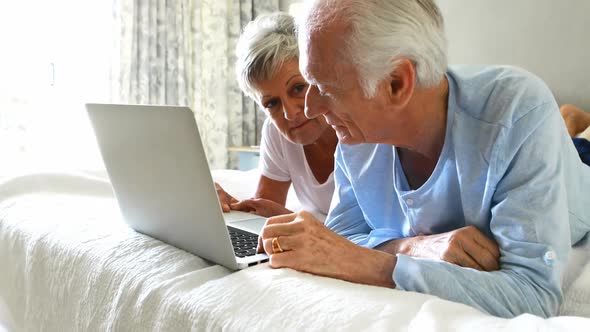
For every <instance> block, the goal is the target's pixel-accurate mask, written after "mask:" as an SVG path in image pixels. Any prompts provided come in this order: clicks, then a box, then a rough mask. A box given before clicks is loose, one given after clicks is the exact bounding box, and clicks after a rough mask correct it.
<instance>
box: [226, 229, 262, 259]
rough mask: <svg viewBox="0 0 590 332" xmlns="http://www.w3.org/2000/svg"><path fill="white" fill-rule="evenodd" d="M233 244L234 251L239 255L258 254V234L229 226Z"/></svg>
mask: <svg viewBox="0 0 590 332" xmlns="http://www.w3.org/2000/svg"><path fill="white" fill-rule="evenodd" d="M227 229H228V230H229V237H230V238H231V244H232V245H233V246H234V252H235V254H236V256H238V257H247V256H253V255H255V254H256V246H258V235H256V234H253V233H249V232H245V231H243V230H241V229H237V228H233V227H230V226H227Z"/></svg>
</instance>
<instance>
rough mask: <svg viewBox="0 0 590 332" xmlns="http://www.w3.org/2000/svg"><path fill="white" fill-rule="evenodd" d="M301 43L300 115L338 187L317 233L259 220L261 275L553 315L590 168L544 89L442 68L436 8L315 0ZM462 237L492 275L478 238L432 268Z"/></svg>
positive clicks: (305, 222) (490, 72)
mask: <svg viewBox="0 0 590 332" xmlns="http://www.w3.org/2000/svg"><path fill="white" fill-rule="evenodd" d="M299 46H300V57H299V64H300V69H301V72H302V74H303V75H304V77H305V78H306V80H308V81H309V82H310V84H311V86H310V88H309V90H308V93H307V96H306V115H307V116H308V117H310V118H313V117H317V116H321V115H323V116H324V117H325V118H326V119H327V121H328V123H329V124H330V125H332V126H333V128H334V129H335V130H336V132H337V134H338V137H339V140H340V143H339V145H338V148H337V150H336V157H335V159H336V166H335V171H334V174H335V175H334V176H335V182H336V190H335V194H334V198H333V201H332V206H331V211H330V213H329V215H328V218H327V220H326V224H325V226H324V225H323V224H321V223H320V222H318V221H317V220H315V218H314V217H313V216H312V215H311V214H309V213H306V212H300V213H297V214H291V215H285V216H280V217H275V218H271V219H269V220H268V221H267V225H266V226H265V228H264V230H263V233H262V235H261V243H262V246H263V248H264V250H265V251H266V252H267V253H268V254H269V255H270V264H271V266H273V267H290V268H294V269H297V270H300V271H306V272H310V273H314V274H318V275H324V276H330V277H334V278H340V279H344V280H349V281H353V282H358V283H365V284H371V285H379V286H386V287H392V288H396V289H401V290H408V291H416V292H422V293H428V294H433V295H436V296H440V297H441V298H445V299H449V300H453V301H458V302H463V303H466V304H469V305H472V306H475V307H477V308H480V309H482V310H484V311H487V312H489V313H491V314H494V315H498V316H503V317H511V316H515V315H518V314H521V313H532V314H536V315H540V316H544V317H548V316H552V315H554V314H556V313H557V311H558V308H559V305H560V303H561V300H562V292H561V275H562V271H563V268H564V265H565V262H566V260H567V258H568V253H569V250H570V247H571V244H572V243H575V242H577V241H579V240H580V239H581V238H582V237H583V236H584V234H585V233H586V232H587V231H588V230H589V229H590V226H589V225H590V209H588V208H587V207H588V206H590V195H588V194H582V193H583V192H587V188H590V168H588V167H587V166H585V165H584V164H582V162H581V161H580V159H579V157H578V155H577V152H576V150H575V149H574V146H573V144H572V143H571V140H570V138H569V136H568V134H567V131H566V128H565V126H564V124H563V120H562V119H561V117H560V113H559V109H558V106H557V104H556V102H555V100H554V99H553V97H552V94H551V92H550V91H549V89H548V88H547V87H546V86H545V84H544V83H543V82H542V81H541V80H540V79H538V78H537V77H535V76H533V75H532V74H530V73H527V72H525V71H523V70H520V69H517V68H511V67H472V66H458V67H450V68H447V56H446V39H445V35H444V27H443V18H442V16H441V14H440V11H439V9H438V8H437V6H436V4H435V3H434V1H432V0H358V1H355V0H338V1H335V0H332V1H329V0H323V1H322V0H320V1H314V2H313V3H311V4H310V5H309V7H308V9H307V11H306V13H305V15H304V18H303V21H302V22H301V24H300V26H299ZM464 228H472V229H473V228H475V229H477V230H478V231H479V232H481V233H483V234H484V235H485V237H487V239H489V240H494V241H495V242H496V243H497V245H498V247H499V249H500V268H499V270H497V271H486V270H487V269H485V268H481V265H480V262H485V261H489V260H493V259H494V257H493V254H492V250H491V249H489V250H486V248H487V247H488V245H486V244H483V245H482V244H481V242H482V241H480V240H478V239H473V241H471V242H470V243H471V245H472V246H477V245H478V244H480V247H479V248H475V249H474V248H458V249H457V248H455V249H456V250H457V251H459V252H463V253H467V255H464V256H466V257H464V260H463V261H462V262H449V261H450V260H448V259H444V257H439V258H440V259H436V255H437V251H438V249H439V247H437V245H438V244H439V243H440V242H441V241H442V242H445V241H446V242H448V241H447V240H448V237H449V236H450V237H453V236H454V234H456V232H457V230H461V229H464ZM570 228H571V232H570ZM430 234H439V235H437V236H434V237H432V238H431V239H432V240H431V241H413V242H409V244H408V242H404V240H406V239H423V238H425V237H426V235H430ZM449 234H450V235H449ZM416 252H418V253H419V254H415V253H416ZM424 257H425V258H424ZM453 263H455V264H453Z"/></svg>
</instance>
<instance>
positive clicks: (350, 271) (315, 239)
mask: <svg viewBox="0 0 590 332" xmlns="http://www.w3.org/2000/svg"><path fill="white" fill-rule="evenodd" d="M274 238H277V240H276V241H278V242H279V245H280V248H281V249H282V250H283V251H279V250H277V251H275V250H274V249H273V243H272V242H273V239H274ZM262 251H264V252H266V253H267V254H268V255H269V257H270V260H269V263H270V266H271V267H272V268H282V267H288V268H292V269H295V270H298V271H303V272H308V273H313V274H317V275H322V276H327V277H332V278H338V279H343V280H348V281H353V282H358V283H364V284H370V285H379V286H388V287H394V286H395V284H394V283H393V279H392V272H393V268H394V266H395V262H396V260H395V257H394V256H392V255H389V254H387V253H384V252H380V251H377V250H371V249H368V248H364V247H361V246H357V245H356V244H354V243H352V242H350V241H349V240H348V239H345V238H343V237H341V236H340V235H338V234H336V233H334V232H333V231H331V230H330V229H328V228H327V227H326V226H324V224H323V223H322V222H320V221H319V220H317V219H316V218H315V217H314V216H313V215H312V214H311V213H309V212H306V211H301V212H298V213H292V214H288V215H282V216H277V217H273V218H269V219H268V220H267V221H266V224H265V226H264V228H263V230H262V232H261V234H260V237H259V239H258V252H262Z"/></svg>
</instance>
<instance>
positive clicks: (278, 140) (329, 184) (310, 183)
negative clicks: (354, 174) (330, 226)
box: [259, 119, 334, 221]
mask: <svg viewBox="0 0 590 332" xmlns="http://www.w3.org/2000/svg"><path fill="white" fill-rule="evenodd" d="M259 169H260V173H261V174H262V175H264V176H266V177H267V178H269V179H272V180H275V181H283V182H287V181H291V182H292V183H293V188H294V189H295V193H296V194H297V198H298V199H299V202H300V203H301V206H302V209H303V210H306V211H308V212H311V213H312V214H313V215H315V216H316V217H317V218H318V219H319V220H321V221H324V220H325V219H326V215H327V214H328V211H329V210H330V201H331V200H332V194H333V193H334V172H332V173H330V176H329V177H328V179H327V180H326V181H325V182H324V183H321V184H320V183H318V181H317V180H316V178H315V176H314V175H313V172H312V171H311V168H310V167H309V164H308V163H307V159H306V158H305V152H304V151H303V146H302V145H300V144H295V143H292V142H290V141H289V140H287V139H286V138H285V137H284V136H283V135H282V134H281V133H280V132H279V130H278V129H277V128H276V127H275V125H274V124H273V123H272V122H271V121H270V120H269V119H266V120H265V121H264V125H263V126H262V141H261V142H260V163H259Z"/></svg>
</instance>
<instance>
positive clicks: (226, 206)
mask: <svg viewBox="0 0 590 332" xmlns="http://www.w3.org/2000/svg"><path fill="white" fill-rule="evenodd" d="M215 190H216V191H217V198H219V204H221V209H222V210H223V212H229V211H230V210H231V209H230V205H231V204H233V203H237V202H238V200H237V199H235V198H234V197H233V196H232V195H230V194H228V193H227V192H225V190H223V188H221V186H220V185H219V183H217V182H215Z"/></svg>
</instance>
